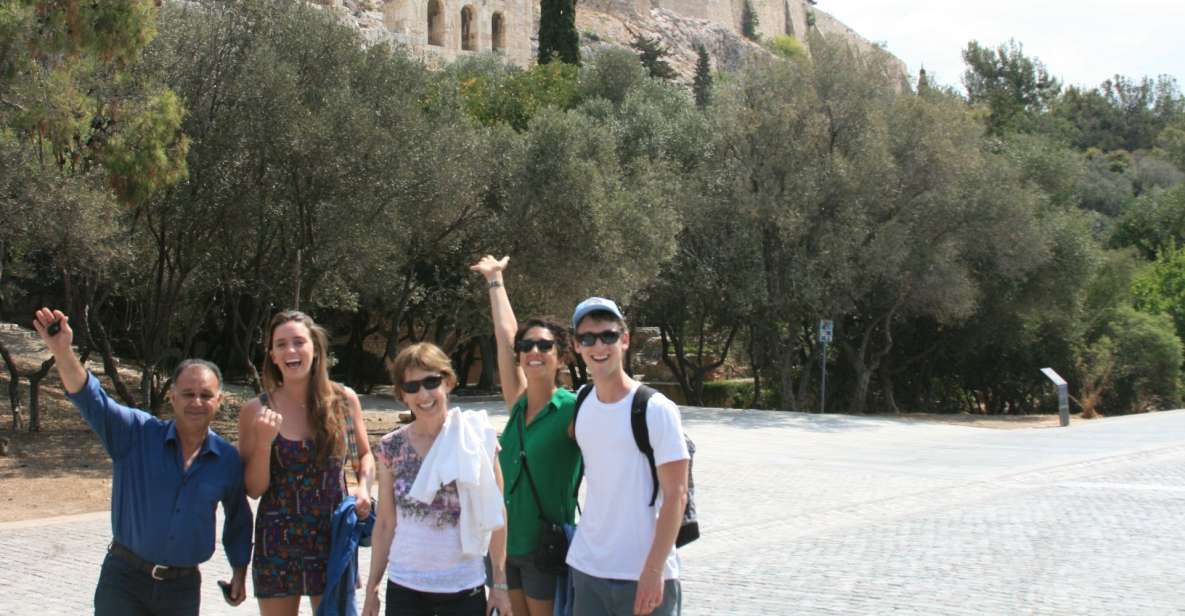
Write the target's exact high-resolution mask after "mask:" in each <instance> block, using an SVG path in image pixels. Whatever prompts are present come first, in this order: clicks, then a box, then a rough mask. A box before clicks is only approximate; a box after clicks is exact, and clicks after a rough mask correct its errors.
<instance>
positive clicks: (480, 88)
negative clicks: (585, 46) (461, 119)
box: [446, 58, 579, 132]
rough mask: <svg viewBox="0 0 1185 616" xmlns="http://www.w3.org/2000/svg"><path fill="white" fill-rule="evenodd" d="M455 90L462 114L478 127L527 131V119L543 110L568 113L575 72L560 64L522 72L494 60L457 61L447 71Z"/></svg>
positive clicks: (574, 94) (572, 103)
mask: <svg viewBox="0 0 1185 616" xmlns="http://www.w3.org/2000/svg"><path fill="white" fill-rule="evenodd" d="M447 70H448V71H449V73H450V75H451V77H452V81H451V82H446V83H455V84H456V86H457V87H458V88H459V91H460V92H459V93H460V96H461V98H462V100H463V103H462V105H463V106H464V109H465V111H466V113H468V114H469V115H470V116H472V117H474V118H476V119H477V120H478V121H479V122H481V123H482V124H485V125H487V126H492V125H495V124H499V123H507V124H509V125H510V126H511V127H513V128H514V129H515V130H517V131H519V132H522V131H525V130H527V126H528V125H529V124H530V122H531V118H533V117H535V114H537V113H539V111H540V110H542V109H544V108H547V107H554V108H556V109H571V108H572V107H573V106H575V104H576V101H577V100H578V99H577V76H578V71H579V69H578V68H577V67H576V66H573V65H571V64H565V63H563V62H551V63H548V64H536V65H535V66H533V67H531V68H530V69H527V70H523V69H520V68H517V67H512V66H508V65H506V64H505V63H503V62H501V61H499V60H497V59H495V58H482V59H480V60H468V61H466V60H461V61H458V62H456V63H454V64H453V65H450V66H449V67H448V69H447Z"/></svg>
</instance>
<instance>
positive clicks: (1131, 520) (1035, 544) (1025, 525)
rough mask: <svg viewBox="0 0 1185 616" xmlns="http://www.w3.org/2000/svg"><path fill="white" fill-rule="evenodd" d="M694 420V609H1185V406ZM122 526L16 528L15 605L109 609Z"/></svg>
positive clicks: (243, 609) (208, 600) (11, 606)
mask: <svg viewBox="0 0 1185 616" xmlns="http://www.w3.org/2000/svg"><path fill="white" fill-rule="evenodd" d="M494 404H496V403H488V402H487V403H476V404H474V406H487V407H490V406H493V405H494ZM493 412H494V415H495V422H496V423H504V422H505V414H504V413H503V412H500V411H493ZM684 420H685V423H686V426H687V429H688V432H689V433H690V434H691V435H692V437H693V438H694V439H695V441H696V445H697V448H698V454H697V456H696V466H695V474H696V482H697V502H698V504H699V507H700V514H701V519H702V522H701V524H702V526H703V529H704V535H703V538H702V539H701V540H700V541H698V542H697V543H694V544H692V545H690V546H688V547H686V548H685V549H683V550H681V557H682V558H683V561H684V565H683V570H684V584H685V595H686V599H685V606H684V607H685V613H686V614H688V615H690V616H699V615H716V614H720V615H750V614H752V615H758V614H820V615H830V614H934V615H946V614H953V615H960V614H968V615H972V614H973V615H975V616H983V615H985V614H1000V615H1010V614H1042V615H1044V614H1058V615H1060V614H1157V615H1159V614H1185V528H1183V527H1182V525H1181V521H1182V520H1185V514H1183V512H1185V411H1173V412H1165V413H1154V414H1148V415H1138V416H1132V417H1122V418H1114V419H1109V420H1107V421H1104V422H1079V423H1076V424H1075V425H1074V426H1072V427H1070V428H1065V429H1062V428H1044V429H1027V430H988V429H981V428H973V427H966V426H955V425H942V424H919V423H906V422H898V421H893V420H886V419H878V418H861V417H848V416H838V415H822V416H821V415H806V414H797V413H776V412H761V411H728V410H719V409H696V408H686V409H684ZM109 539H110V522H109V514H108V513H106V512H104V513H99V514H84V515H81V516H70V517H66V518H54V519H50V520H41V521H37V520H31V521H26V522H16V523H7V524H5V523H0V554H3V555H4V562H5V564H6V565H7V566H6V567H4V568H3V570H2V571H3V572H0V615H10V614H11V615H26V614H28V615H30V616H43V615H48V614H87V613H90V611H91V597H92V595H93V592H94V586H95V583H96V581H97V578H98V565H99V563H100V562H101V560H102V557H103V553H104V550H105V546H106V544H107V542H108V541H109ZM368 558H369V550H363V551H362V561H363V567H365V566H366V562H367V561H368ZM203 576H204V583H203V610H202V613H203V614H216V615H222V614H226V615H233V614H255V613H258V611H257V608H256V606H255V604H254V600H253V599H249V600H248V601H247V602H246V603H244V604H243V605H242V606H240V607H238V608H230V607H229V606H227V605H226V604H225V603H224V602H223V601H222V598H221V594H220V592H219V591H218V588H217V586H216V585H215V584H214V583H213V582H214V580H215V579H221V578H225V577H228V576H229V568H228V566H227V564H226V562H225V557H224V556H223V554H222V550H221V547H219V548H218V550H217V551H216V553H215V557H214V559H213V560H212V561H211V562H209V563H207V564H206V565H204V566H203ZM302 613H311V612H310V611H309V610H308V608H307V606H306V607H305V608H304V610H303V611H302Z"/></svg>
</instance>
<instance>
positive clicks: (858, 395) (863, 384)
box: [848, 362, 872, 415]
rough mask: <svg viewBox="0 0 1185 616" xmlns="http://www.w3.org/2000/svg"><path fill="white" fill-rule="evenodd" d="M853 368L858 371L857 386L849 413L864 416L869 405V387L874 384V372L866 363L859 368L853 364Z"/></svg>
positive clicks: (853, 392) (861, 363)
mask: <svg viewBox="0 0 1185 616" xmlns="http://www.w3.org/2000/svg"><path fill="white" fill-rule="evenodd" d="M852 368H853V369H854V370H855V371H856V386H855V388H854V389H853V391H852V401H851V403H850V404H849V405H848V412H849V413H851V414H853V415H863V414H864V411H865V409H866V408H867V404H868V385H869V383H871V382H872V370H871V369H870V368H868V367H867V366H866V365H865V364H864V362H859V365H858V366H857V365H855V363H853V366H852Z"/></svg>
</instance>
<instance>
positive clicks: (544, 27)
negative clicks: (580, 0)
mask: <svg viewBox="0 0 1185 616" xmlns="http://www.w3.org/2000/svg"><path fill="white" fill-rule="evenodd" d="M552 59H558V60H559V61H561V62H564V63H567V64H580V35H579V34H578V33H577V32H576V0H543V3H542V5H541V6H540V13H539V64H547V63H548V62H551V61H552Z"/></svg>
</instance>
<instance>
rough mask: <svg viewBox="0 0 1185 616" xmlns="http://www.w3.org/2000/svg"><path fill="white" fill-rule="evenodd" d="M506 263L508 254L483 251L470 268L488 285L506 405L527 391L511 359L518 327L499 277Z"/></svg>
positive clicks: (524, 379) (525, 384)
mask: <svg viewBox="0 0 1185 616" xmlns="http://www.w3.org/2000/svg"><path fill="white" fill-rule="evenodd" d="M509 263H510V257H502V258H501V259H495V258H494V257H493V255H486V256H484V257H482V258H481V260H480V261H478V262H477V263H475V264H474V265H472V266H471V267H470V268H469V269H470V270H472V271H475V272H477V273H479V274H481V275H482V277H483V278H485V279H486V285H487V286H488V287H489V289H490V316H491V319H492V320H493V322H494V339H495V340H497V342H498V375H499V380H500V381H501V382H502V398H503V399H504V400H506V406H507V407H511V406H514V403H515V401H516V400H518V399H519V398H520V397H521V396H522V395H523V393H524V392H526V391H527V376H526V375H525V374H523V369H522V368H521V367H519V365H518V364H517V363H516V362H515V361H514V333H515V331H517V330H518V321H517V320H515V318H514V309H513V308H511V307H510V296H509V295H507V294H506V286H505V284H504V283H503V281H502V272H503V271H505V270H506V266H507V265H508V264H509Z"/></svg>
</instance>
